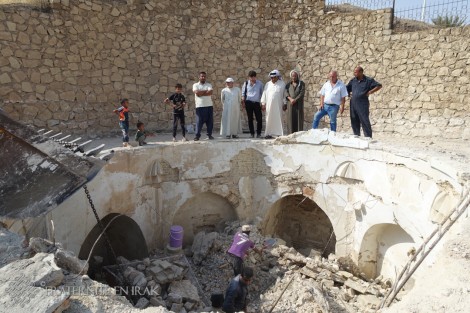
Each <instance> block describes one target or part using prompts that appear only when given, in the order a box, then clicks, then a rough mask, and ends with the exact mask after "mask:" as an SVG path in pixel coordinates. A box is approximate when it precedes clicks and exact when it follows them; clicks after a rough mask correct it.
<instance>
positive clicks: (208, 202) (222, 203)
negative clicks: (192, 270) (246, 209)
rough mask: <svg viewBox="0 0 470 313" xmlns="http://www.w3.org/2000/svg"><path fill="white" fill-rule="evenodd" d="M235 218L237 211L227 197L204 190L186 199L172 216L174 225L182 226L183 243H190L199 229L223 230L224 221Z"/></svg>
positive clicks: (209, 230)
mask: <svg viewBox="0 0 470 313" xmlns="http://www.w3.org/2000/svg"><path fill="white" fill-rule="evenodd" d="M236 219H237V213H236V212H235V210H234V209H233V207H232V205H231V204H230V202H228V200H227V199H225V198H223V197H221V196H219V195H217V194H214V193H211V192H204V193H201V194H198V195H196V196H194V197H193V198H191V199H189V200H188V201H186V202H185V203H184V204H183V206H181V208H180V209H179V210H178V211H177V212H176V214H175V217H174V218H173V224H174V225H180V226H183V230H184V237H183V244H184V245H187V244H191V243H192V241H193V239H194V236H195V235H196V234H197V233H198V232H200V231H208V232H211V231H218V232H221V231H223V230H224V223H225V222H227V221H234V220H236Z"/></svg>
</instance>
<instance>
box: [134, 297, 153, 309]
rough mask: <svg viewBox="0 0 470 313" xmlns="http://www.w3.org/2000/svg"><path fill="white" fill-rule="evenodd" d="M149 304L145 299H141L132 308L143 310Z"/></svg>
mask: <svg viewBox="0 0 470 313" xmlns="http://www.w3.org/2000/svg"><path fill="white" fill-rule="evenodd" d="M149 304H150V301H149V300H148V299H147V298H144V297H142V298H140V299H139V300H138V301H137V303H136V304H135V305H134V307H135V308H137V309H145V308H146V307H148V306H149Z"/></svg>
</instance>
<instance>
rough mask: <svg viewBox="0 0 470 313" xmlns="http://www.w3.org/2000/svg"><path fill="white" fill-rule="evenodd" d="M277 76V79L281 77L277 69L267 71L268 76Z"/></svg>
mask: <svg viewBox="0 0 470 313" xmlns="http://www.w3.org/2000/svg"><path fill="white" fill-rule="evenodd" d="M274 76H277V77H278V78H279V79H282V76H281V73H280V72H279V71H278V70H272V71H271V72H269V77H274Z"/></svg>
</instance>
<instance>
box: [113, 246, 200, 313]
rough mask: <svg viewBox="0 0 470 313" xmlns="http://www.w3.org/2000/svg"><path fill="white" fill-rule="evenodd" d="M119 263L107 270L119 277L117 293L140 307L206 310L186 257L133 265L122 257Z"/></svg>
mask: <svg viewBox="0 0 470 313" xmlns="http://www.w3.org/2000/svg"><path fill="white" fill-rule="evenodd" d="M117 261H118V263H119V264H118V265H115V266H110V267H107V268H106V270H107V271H109V273H110V274H111V275H113V276H115V277H114V278H115V281H117V282H118V283H117V286H118V288H117V289H116V290H117V292H118V293H119V294H122V295H125V296H127V298H129V299H130V300H131V302H133V303H134V306H135V307H136V308H139V309H143V308H146V307H149V306H156V307H164V308H166V309H168V310H171V311H172V312H178V313H187V312H195V311H196V310H198V309H200V308H202V307H204V303H203V302H202V301H201V299H200V297H199V291H198V289H197V287H196V286H195V285H194V284H193V283H192V282H191V279H192V277H191V275H190V273H189V264H188V263H187V261H186V260H185V257H184V256H183V255H179V256H178V255H177V256H170V257H165V258H160V259H150V258H146V259H144V260H142V261H132V262H131V261H128V260H126V259H125V258H123V257H118V260H117Z"/></svg>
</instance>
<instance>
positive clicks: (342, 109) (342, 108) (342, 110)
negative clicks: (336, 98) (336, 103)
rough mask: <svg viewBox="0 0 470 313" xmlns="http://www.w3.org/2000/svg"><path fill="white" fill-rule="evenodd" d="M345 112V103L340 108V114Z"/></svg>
mask: <svg viewBox="0 0 470 313" xmlns="http://www.w3.org/2000/svg"><path fill="white" fill-rule="evenodd" d="M343 112H344V105H342V106H340V108H339V114H340V115H343Z"/></svg>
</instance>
